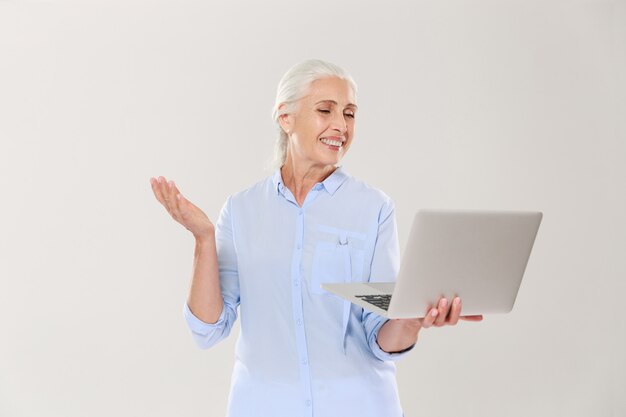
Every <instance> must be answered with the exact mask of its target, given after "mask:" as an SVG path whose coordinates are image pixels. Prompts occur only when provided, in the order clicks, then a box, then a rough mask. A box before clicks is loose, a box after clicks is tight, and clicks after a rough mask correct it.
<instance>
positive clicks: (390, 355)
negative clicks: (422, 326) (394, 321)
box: [369, 319, 415, 361]
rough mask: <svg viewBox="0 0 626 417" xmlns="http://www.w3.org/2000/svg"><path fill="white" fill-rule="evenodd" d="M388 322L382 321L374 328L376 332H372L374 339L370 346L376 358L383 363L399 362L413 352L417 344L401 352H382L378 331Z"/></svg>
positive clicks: (371, 340) (372, 338)
mask: <svg viewBox="0 0 626 417" xmlns="http://www.w3.org/2000/svg"><path fill="white" fill-rule="evenodd" d="M388 321H389V320H388V319H386V320H381V321H380V323H378V324H377V325H376V327H374V331H373V332H372V337H371V339H370V341H369V345H370V349H372V352H374V355H376V357H377V358H378V359H380V360H381V361H397V360H398V359H400V358H402V357H404V355H406V354H407V353H409V352H410V351H411V350H413V348H414V347H415V343H414V344H412V345H411V346H409V347H408V348H406V349H404V350H401V351H400V352H385V351H384V350H382V349H381V347H380V346H379V345H378V331H379V330H380V328H381V327H383V325H384V324H385V323H387V322H388Z"/></svg>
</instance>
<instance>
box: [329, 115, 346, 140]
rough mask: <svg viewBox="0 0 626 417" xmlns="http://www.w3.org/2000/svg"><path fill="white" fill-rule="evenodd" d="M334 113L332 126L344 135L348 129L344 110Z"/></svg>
mask: <svg viewBox="0 0 626 417" xmlns="http://www.w3.org/2000/svg"><path fill="white" fill-rule="evenodd" d="M334 114H335V117H333V120H332V125H331V127H332V129H334V130H336V131H337V132H339V133H341V134H342V135H343V134H345V133H346V132H347V131H348V124H347V123H346V119H345V118H344V115H343V112H334Z"/></svg>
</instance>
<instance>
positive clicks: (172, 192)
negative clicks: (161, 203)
mask: <svg viewBox="0 0 626 417" xmlns="http://www.w3.org/2000/svg"><path fill="white" fill-rule="evenodd" d="M167 188H168V191H169V195H168V197H169V203H170V209H171V210H172V212H171V215H172V217H173V218H174V219H175V220H176V221H177V222H179V223H181V222H182V218H183V216H181V214H180V207H179V205H178V197H176V194H178V192H177V191H176V184H175V183H174V180H169V181H168V182H167Z"/></svg>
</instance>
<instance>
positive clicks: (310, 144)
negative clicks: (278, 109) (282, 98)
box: [281, 77, 357, 166]
mask: <svg viewBox="0 0 626 417" xmlns="http://www.w3.org/2000/svg"><path fill="white" fill-rule="evenodd" d="M356 109H357V107H356V104H355V97H354V91H352V88H351V87H350V84H349V83H348V82H347V81H345V80H342V79H341V78H336V77H327V78H321V79H318V80H315V81H313V82H312V83H311V85H310V86H309V88H308V90H307V93H306V94H305V96H304V97H303V98H301V99H300V100H298V102H297V103H295V109H294V111H293V112H292V113H290V114H289V115H285V116H282V118H283V119H282V120H281V125H282V127H283V129H285V131H287V133H288V136H289V149H288V154H289V156H288V158H289V157H291V158H292V159H293V160H294V161H292V162H295V163H298V164H302V163H304V164H307V165H308V164H312V165H320V166H327V165H335V164H337V163H338V162H339V161H340V160H341V158H342V157H343V156H344V155H345V154H346V152H347V151H348V148H349V147H350V144H351V143H352V138H353V135H354V123H355V119H354V118H355V113H356Z"/></svg>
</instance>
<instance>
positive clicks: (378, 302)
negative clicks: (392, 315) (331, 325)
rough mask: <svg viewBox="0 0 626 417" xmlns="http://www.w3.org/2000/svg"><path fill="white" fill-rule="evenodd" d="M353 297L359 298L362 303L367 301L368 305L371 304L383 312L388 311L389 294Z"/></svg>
mask: <svg viewBox="0 0 626 417" xmlns="http://www.w3.org/2000/svg"><path fill="white" fill-rule="evenodd" d="M355 297H356V298H360V299H361V300H363V301H367V302H368V303H370V304H373V305H375V306H376V307H378V308H382V309H383V310H385V311H387V309H389V302H390V301H391V294H382V295H355Z"/></svg>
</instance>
